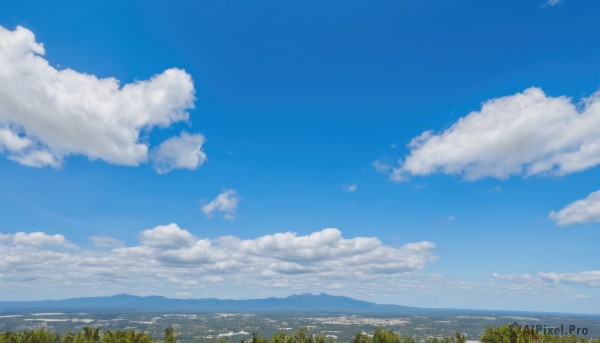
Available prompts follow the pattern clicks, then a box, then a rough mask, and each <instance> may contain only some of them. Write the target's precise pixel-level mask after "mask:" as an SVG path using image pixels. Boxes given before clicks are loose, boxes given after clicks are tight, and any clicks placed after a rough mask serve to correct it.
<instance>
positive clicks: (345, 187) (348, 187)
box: [342, 183, 358, 193]
mask: <svg viewBox="0 0 600 343" xmlns="http://www.w3.org/2000/svg"><path fill="white" fill-rule="evenodd" d="M342 189H343V190H345V191H346V192H348V193H352V192H356V190H357V189H358V185H357V184H355V183H353V184H351V185H343V186H342Z"/></svg>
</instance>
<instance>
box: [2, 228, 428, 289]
mask: <svg viewBox="0 0 600 343" xmlns="http://www.w3.org/2000/svg"><path fill="white" fill-rule="evenodd" d="M138 237H139V243H138V244H135V245H132V246H116V247H114V248H112V249H93V248H92V249H89V250H87V249H84V248H81V247H76V246H73V245H72V244H71V243H68V242H67V241H66V240H65V239H64V237H63V236H60V235H46V234H44V233H41V232H39V233H23V232H20V233H17V234H9V235H0V274H3V275H4V276H5V277H3V283H2V284H0V292H1V291H2V290H6V289H7V288H8V289H11V287H12V288H13V289H15V288H17V287H25V288H28V287H33V285H35V287H39V288H41V289H64V288H65V285H68V287H69V292H79V291H81V290H88V291H89V290H102V292H107V291H108V292H116V291H119V290H123V289H127V291H128V292H141V293H144V292H146V291H150V292H154V293H157V292H160V291H157V290H161V289H162V290H164V289H169V290H174V292H175V291H176V292H181V291H185V290H186V289H187V290H190V289H192V290H193V289H196V288H200V287H207V286H210V285H211V284H216V285H218V286H215V287H216V288H217V289H219V290H221V291H222V287H221V286H222V285H226V286H227V287H233V288H238V290H239V287H247V286H248V285H256V286H260V287H262V288H264V289H270V288H277V287H279V286H281V285H287V284H290V285H294V287H300V288H302V287H304V289H305V290H306V289H312V288H311V287H314V285H315V284H317V283H322V284H323V285H324V286H323V287H325V285H331V284H333V283H336V284H357V285H358V284H361V283H363V282H369V281H370V280H378V282H381V281H382V280H393V279H394V278H397V277H401V276H403V275H411V274H412V273H414V272H416V271H419V270H421V269H422V268H424V267H425V266H426V265H427V264H428V263H430V262H433V261H435V260H436V259H437V257H436V256H435V255H434V252H433V250H434V249H435V245H434V244H433V243H431V242H416V243H407V244H404V245H401V246H398V247H395V246H389V245H385V244H383V243H382V242H381V241H380V240H379V239H377V238H374V237H355V238H344V237H343V236H342V233H341V232H340V231H339V230H338V229H332V228H328V229H324V230H322V231H318V232H314V233H312V234H309V235H298V234H297V233H293V232H285V233H276V234H273V235H265V236H261V237H257V238H254V239H241V238H238V237H234V236H223V237H217V238H213V239H207V238H199V237H196V236H194V235H192V233H190V232H189V231H187V230H184V229H181V228H179V226H177V225H176V224H169V225H165V226H157V227H155V228H153V229H148V230H144V231H142V232H141V233H140V234H139V236H138ZM104 238H105V237H103V238H102V239H100V242H105V241H106V240H105V239H104ZM93 240H95V241H98V240H97V239H93ZM65 247H70V249H64V248H65ZM59 248H60V249H59ZM149 271H151V272H149ZM73 280H77V282H76V283H72V281H73ZM278 285H279V286H278ZM3 287H4V288H3ZM233 292H235V289H234V290H233ZM232 294H235V293H232Z"/></svg>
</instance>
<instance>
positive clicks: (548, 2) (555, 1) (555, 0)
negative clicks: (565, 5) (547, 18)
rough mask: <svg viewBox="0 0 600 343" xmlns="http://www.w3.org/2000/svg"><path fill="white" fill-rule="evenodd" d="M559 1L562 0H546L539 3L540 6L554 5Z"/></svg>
mask: <svg viewBox="0 0 600 343" xmlns="http://www.w3.org/2000/svg"><path fill="white" fill-rule="evenodd" d="M561 2H562V0H548V1H546V2H545V3H544V4H543V5H541V6H540V8H544V7H552V6H556V5H558V4H560V3H561Z"/></svg>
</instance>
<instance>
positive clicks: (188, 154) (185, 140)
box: [152, 132, 206, 174]
mask: <svg viewBox="0 0 600 343" xmlns="http://www.w3.org/2000/svg"><path fill="white" fill-rule="evenodd" d="M203 144H204V136H202V135H200V134H195V135H194V134H192V135H190V134H188V133H187V132H182V133H181V136H179V137H172V138H170V139H168V140H166V141H164V142H162V143H161V144H160V145H159V146H158V147H157V148H156V149H155V150H154V153H153V155H152V164H153V165H154V169H156V171H157V172H158V173H159V174H165V173H168V172H170V171H171V170H173V169H184V168H185V169H191V170H193V169H196V168H198V166H201V165H202V164H203V163H204V162H205V161H206V154H205V153H204V151H202V145H203Z"/></svg>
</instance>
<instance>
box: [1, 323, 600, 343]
mask: <svg viewBox="0 0 600 343" xmlns="http://www.w3.org/2000/svg"><path fill="white" fill-rule="evenodd" d="M480 340H481V343H600V339H585V338H582V337H577V336H575V335H570V336H555V335H550V334H539V333H536V332H532V331H523V330H515V329H514V328H512V327H510V326H508V325H505V326H502V327H499V328H488V329H487V330H485V332H484V333H483V335H482V336H481V338H480ZM217 342H218V343H224V342H226V341H225V340H222V339H219V340H217ZM333 342H334V339H333V338H332V337H326V336H325V335H322V334H317V335H315V334H312V333H310V332H309V331H308V329H306V328H300V329H299V330H297V331H296V332H294V333H291V334H286V333H282V332H280V333H277V334H275V335H273V336H272V337H271V338H269V339H266V338H263V337H260V336H259V335H257V334H256V333H254V334H252V338H251V339H249V340H246V341H244V340H242V342H241V343H333ZM0 343H177V338H176V336H175V330H174V329H173V328H172V327H169V328H168V329H166V330H165V337H164V340H163V341H161V340H156V339H153V338H152V337H150V336H148V335H147V334H146V333H144V332H136V331H134V330H125V331H111V330H107V331H105V332H100V329H99V328H95V329H94V328H91V327H85V328H83V331H82V332H79V333H77V334H74V333H72V332H67V333H66V334H64V335H62V336H60V335H58V334H56V333H53V332H50V331H48V330H46V329H37V330H25V331H23V332H5V333H2V334H0ZM352 343H465V336H464V335H461V334H459V333H457V334H456V336H454V337H443V338H440V337H429V338H425V339H418V340H417V339H416V338H414V337H403V336H401V335H400V334H399V333H396V332H394V331H392V330H384V329H379V328H378V329H375V330H374V332H373V335H369V334H367V333H365V332H358V333H356V336H354V339H353V340H352Z"/></svg>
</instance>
